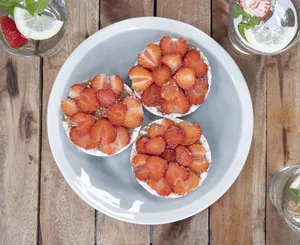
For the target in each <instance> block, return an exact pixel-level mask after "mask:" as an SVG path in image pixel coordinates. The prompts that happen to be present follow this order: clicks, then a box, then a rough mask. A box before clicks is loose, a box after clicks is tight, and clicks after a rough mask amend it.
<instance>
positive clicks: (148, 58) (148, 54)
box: [138, 43, 161, 70]
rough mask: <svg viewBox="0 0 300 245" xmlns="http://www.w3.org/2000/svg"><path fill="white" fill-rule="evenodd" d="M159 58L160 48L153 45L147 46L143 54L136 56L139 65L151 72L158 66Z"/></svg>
mask: <svg viewBox="0 0 300 245" xmlns="http://www.w3.org/2000/svg"><path fill="white" fill-rule="evenodd" d="M160 58H161V50H160V47H159V46H158V45H156V44H153V43H151V44H149V45H148V46H147V48H146V50H145V51H144V52H143V53H141V54H138V62H139V65H141V66H143V67H145V68H148V69H151V70H152V69H153V68H154V67H156V66H158V65H159V62H160Z"/></svg>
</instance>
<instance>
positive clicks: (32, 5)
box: [0, 0, 50, 16]
mask: <svg viewBox="0 0 300 245" xmlns="http://www.w3.org/2000/svg"><path fill="white" fill-rule="evenodd" d="M49 1H50V0H25V4H23V3H21V2H22V0H0V8H2V9H4V10H5V11H6V12H8V13H9V14H10V15H12V16H13V15H14V9H15V7H19V8H23V9H25V10H27V11H28V12H29V13H30V14H31V15H34V14H41V13H43V12H44V11H45V9H46V8H47V6H48V4H49Z"/></svg>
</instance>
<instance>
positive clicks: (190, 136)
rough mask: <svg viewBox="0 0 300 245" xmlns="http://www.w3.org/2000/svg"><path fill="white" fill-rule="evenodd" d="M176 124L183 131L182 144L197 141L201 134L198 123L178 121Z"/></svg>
mask: <svg viewBox="0 0 300 245" xmlns="http://www.w3.org/2000/svg"><path fill="white" fill-rule="evenodd" d="M178 126H179V127H180V128H181V129H182V130H183V131H184V133H185V139H184V141H183V143H182V144H183V145H191V144H194V143H195V142H196V141H198V140H199V139H200V137H201V134H202V129H201V127H200V125H199V124H198V123H194V124H193V125H192V124H190V123H188V122H184V121H183V122H180V123H179V124H178Z"/></svg>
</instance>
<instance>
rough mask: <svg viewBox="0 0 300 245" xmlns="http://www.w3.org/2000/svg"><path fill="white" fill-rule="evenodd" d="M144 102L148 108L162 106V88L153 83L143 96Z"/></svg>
mask: <svg viewBox="0 0 300 245" xmlns="http://www.w3.org/2000/svg"><path fill="white" fill-rule="evenodd" d="M142 101H143V103H144V104H145V105H146V106H160V105H161V103H162V98H161V96H160V87H159V86H158V85H157V84H156V83H153V84H152V85H151V86H150V87H149V88H147V90H146V91H145V92H144V93H143V95H142Z"/></svg>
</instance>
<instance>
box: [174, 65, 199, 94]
mask: <svg viewBox="0 0 300 245" xmlns="http://www.w3.org/2000/svg"><path fill="white" fill-rule="evenodd" d="M195 75H196V74H195V71H194V70H193V69H191V68H180V69H179V70H178V71H177V72H176V74H175V79H176V81H177V84H178V85H179V87H181V88H182V89H185V90H187V89H191V88H193V87H194V85H195V83H196V76H195Z"/></svg>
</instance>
